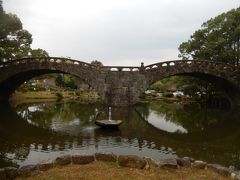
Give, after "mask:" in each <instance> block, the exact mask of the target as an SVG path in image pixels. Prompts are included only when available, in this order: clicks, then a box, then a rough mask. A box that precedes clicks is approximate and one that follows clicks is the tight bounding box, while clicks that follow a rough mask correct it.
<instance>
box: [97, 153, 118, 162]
mask: <svg viewBox="0 0 240 180" xmlns="http://www.w3.org/2000/svg"><path fill="white" fill-rule="evenodd" d="M95 157H96V160H97V161H108V162H116V161H117V156H116V155H115V154H113V153H95Z"/></svg>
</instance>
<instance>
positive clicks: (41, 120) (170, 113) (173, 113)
mask: <svg viewBox="0 0 240 180" xmlns="http://www.w3.org/2000/svg"><path fill="white" fill-rule="evenodd" d="M97 112H101V113H100V116H99V118H100V119H107V118H108V116H109V114H108V107H104V106H101V105H97V104H96V105H92V104H91V105H83V104H80V103H78V102H52V103H31V104H22V105H19V106H18V107H16V108H15V109H14V108H11V107H10V106H8V105H6V104H0V166H1V167H4V166H9V165H13V166H23V165H27V164H35V163H39V162H41V161H43V160H53V159H55V158H56V157H58V156H60V155H64V154H75V153H81V152H87V153H94V152H113V153H116V154H135V155H138V156H148V157H152V158H154V159H156V160H159V159H165V158H172V157H184V156H189V157H193V158H195V159H201V160H204V161H207V162H213V163H220V164H223V165H226V166H229V165H234V166H236V167H238V168H240V118H239V115H240V111H239V109H232V110H220V109H218V110H217V109H215V110H214V109H206V108H201V107H199V106H197V105H183V104H180V103H166V102H152V103H150V104H139V105H136V106H134V107H131V108H112V109H111V116H112V117H111V118H112V119H121V120H122V121H123V123H122V124H121V126H120V127H119V129H115V130H110V129H101V128H99V127H98V126H97V125H95V123H94V117H95V115H96V113H97Z"/></svg>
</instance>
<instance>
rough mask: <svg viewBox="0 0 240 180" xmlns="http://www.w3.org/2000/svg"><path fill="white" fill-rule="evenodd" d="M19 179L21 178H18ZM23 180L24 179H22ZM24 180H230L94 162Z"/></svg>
mask: <svg viewBox="0 0 240 180" xmlns="http://www.w3.org/2000/svg"><path fill="white" fill-rule="evenodd" d="M19 179H21V178H19ZM24 179H25V178H24ZM26 179H37V180H40V179H41V180H44V179H46V180H47V179H53V180H54V179H56V180H59V179H99V180H101V179H102V180H103V179H124V180H125V179H139V180H145V179H146V180H147V179H148V180H149V179H184V180H188V179H189V180H190V179H191V180H192V179H209V180H214V179H217V180H221V179H230V178H225V177H222V176H220V175H218V174H216V173H214V172H212V171H210V170H199V169H193V168H179V169H177V170H164V169H160V168H151V169H149V170H139V169H133V168H126V167H120V166H118V165H117V164H116V163H108V162H100V161H97V162H94V163H90V164H87V165H68V166H63V167H55V168H53V169H50V170H48V171H45V172H38V173H37V174H35V175H33V176H31V177H28V178H26Z"/></svg>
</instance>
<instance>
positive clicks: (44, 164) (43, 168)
mask: <svg viewBox="0 0 240 180" xmlns="http://www.w3.org/2000/svg"><path fill="white" fill-rule="evenodd" d="M51 168H53V162H52V161H46V162H41V163H40V164H38V169H39V170H40V171H46V170H49V169H51Z"/></svg>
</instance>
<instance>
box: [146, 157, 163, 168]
mask: <svg viewBox="0 0 240 180" xmlns="http://www.w3.org/2000/svg"><path fill="white" fill-rule="evenodd" d="M143 159H144V160H145V161H147V164H148V166H149V168H151V167H158V166H159V164H158V162H157V161H155V160H154V159H152V158H150V157H144V158H143Z"/></svg>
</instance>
